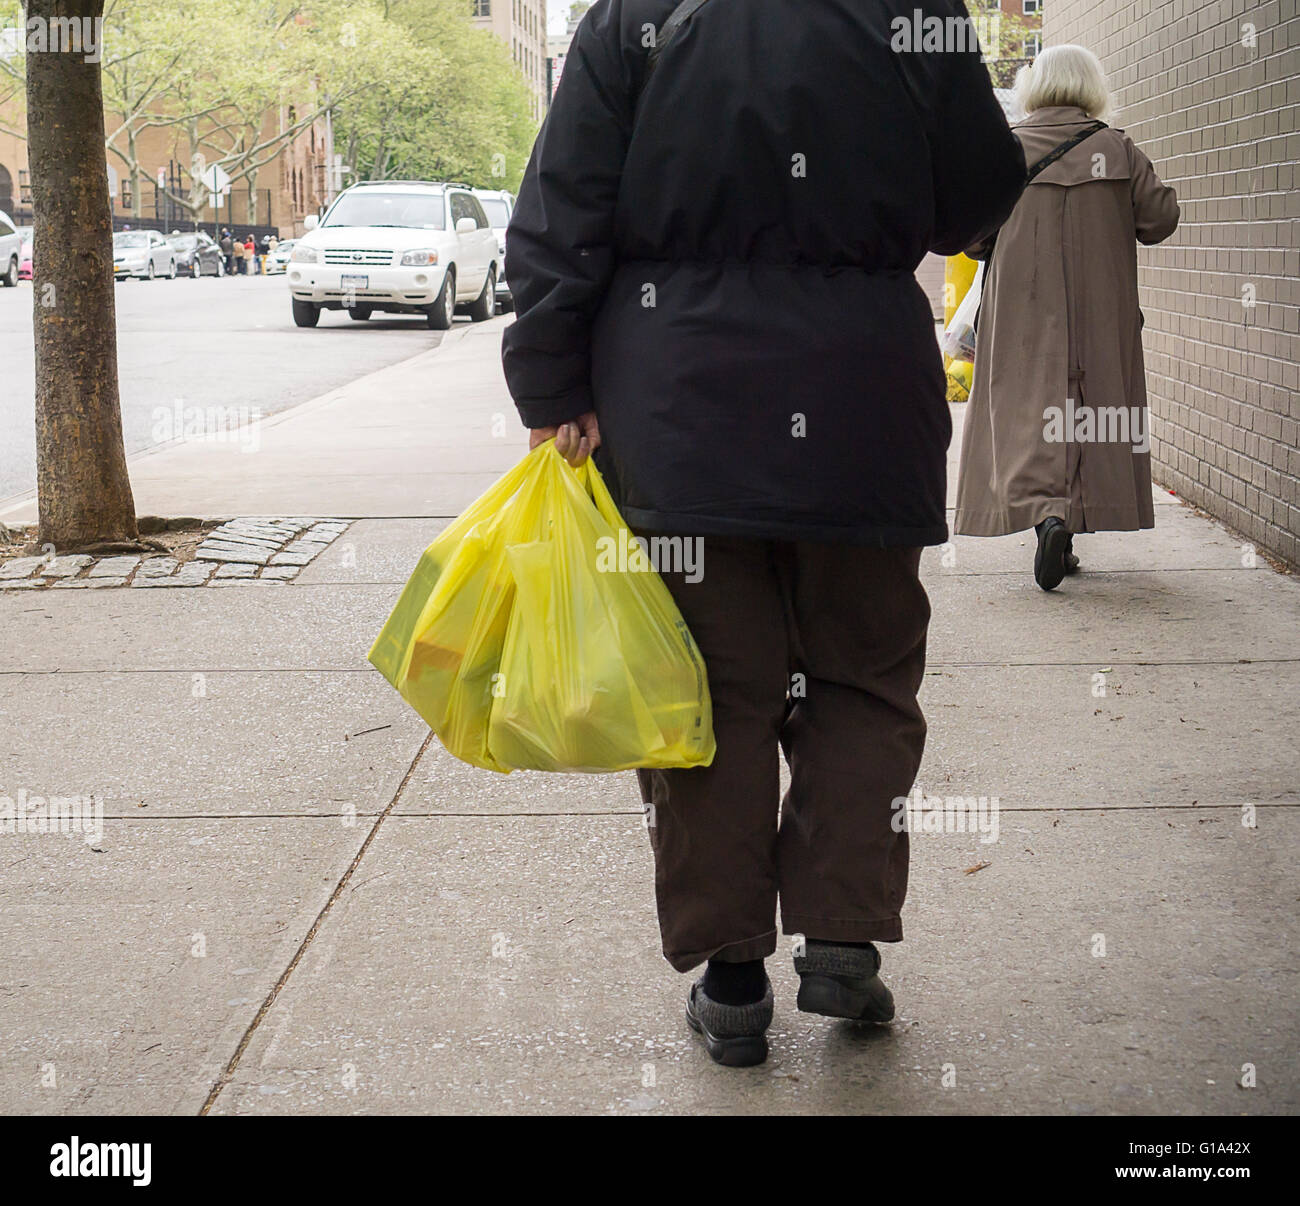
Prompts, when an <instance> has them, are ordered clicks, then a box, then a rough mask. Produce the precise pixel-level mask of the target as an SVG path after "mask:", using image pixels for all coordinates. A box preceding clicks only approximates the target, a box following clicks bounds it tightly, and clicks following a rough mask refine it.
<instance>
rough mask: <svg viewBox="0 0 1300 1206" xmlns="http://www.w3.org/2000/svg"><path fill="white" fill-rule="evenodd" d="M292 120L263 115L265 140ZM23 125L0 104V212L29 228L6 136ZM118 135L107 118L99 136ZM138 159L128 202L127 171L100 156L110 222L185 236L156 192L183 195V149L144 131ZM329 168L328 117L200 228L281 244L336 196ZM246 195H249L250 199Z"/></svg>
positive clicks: (16, 152)
mask: <svg viewBox="0 0 1300 1206" xmlns="http://www.w3.org/2000/svg"><path fill="white" fill-rule="evenodd" d="M295 121H296V113H295V111H294V108H293V106H292V105H286V106H284V107H282V108H281V109H279V110H277V111H274V112H272V113H270V114H268V116H267V119H266V123H265V126H264V128H263V137H267V136H268V135H270V134H272V133H274V132H275V131H277V130H287V129H289V128H290V127H292V126H293V125H294V124H295ZM24 126H25V119H24V116H23V108H22V106H21V105H20V104H19V103H18V102H17V101H16V100H15V101H11V102H9V103H8V104H5V105H0V209H4V210H6V211H7V212H8V213H9V214H11V215H12V216H14V217H15V218H17V219H18V220H19V222H20V223H21V222H27V223H30V221H31V197H30V189H29V188H28V186H27V180H28V177H27V141H26V139H25V138H22V137H20V136H19V135H18V134H17V133H13V132H11V131H13V130H22V129H23V128H24ZM116 128H117V123H116V121H115V119H114V118H113V117H112V116H111V115H110V116H109V117H108V119H107V121H106V123H105V132H106V134H111V133H112V132H113V130H114V129H116ZM137 156H138V158H139V161H140V168H141V179H140V186H139V189H138V192H139V196H138V197H137V196H135V195H133V192H132V187H131V180H130V172H129V171H128V168H127V165H126V164H125V163H124V162H123V160H122V159H121V158H120V157H119V156H117V155H115V154H113V153H112V152H111V151H110V152H108V154H107V155H106V171H107V173H108V180H109V191H110V194H111V197H112V204H113V218H114V221H115V223H116V224H117V225H118V226H121V225H123V224H125V223H128V222H132V220H133V219H134V220H135V221H134V223H133V224H138V225H146V226H154V227H156V228H158V229H172V228H179V229H187V230H188V229H189V228H190V225H191V223H190V220H189V215H188V213H187V212H186V211H184V210H183V209H181V207H180V206H178V205H176V204H169V203H168V201H167V199H166V195H165V190H164V191H163V192H162V193H160V192H159V190H158V182H159V179H160V174H161V178H162V179H163V181H164V182H169V183H166V188H169V189H170V190H171V191H173V192H177V191H179V190H183V189H188V187H189V180H188V174H187V173H188V171H189V166H190V164H189V157H188V147H187V146H186V145H184V143H183V140H182V142H181V143H179V144H178V136H177V134H176V132H175V131H174V130H168V129H165V128H164V129H148V130H144V131H142V132H141V134H140V140H139V145H138V150H137ZM333 162H334V156H333V142H332V137H331V130H330V123H329V119H328V116H326V115H322V116H320V117H318V118H316V119H315V120H314V121H312V122H311V123H310V124H308V125H306V126H304V127H303V129H301V130H300V131H298V133H297V134H296V135H295V136H294V137H293V139H291V140H290V141H288V142H286V143H285V144H284V145H283V146H282V147H281V148H280V150H279V152H278V153H277V154H276V156H275V157H274V158H273V159H271V160H270V161H269V162H268V163H266V164H264V165H262V167H260V168H259V169H258V171H257V175H256V178H255V179H254V180H252V181H250V180H248V179H247V178H241V179H238V180H236V181H235V182H234V185H233V187H232V188H231V190H230V191H229V194H228V196H227V197H226V198H225V200H224V201H223V202H222V205H221V207H220V209H219V210H217V211H215V212H214V210H213V209H212V207H211V206H207V207H205V208H204V210H203V212H202V214H201V215H200V222H201V224H203V225H204V226H205V227H211V226H214V225H233V226H236V227H244V226H249V225H255V226H256V227H257V228H258V229H263V228H271V227H274V228H275V229H276V230H277V231H278V232H279V234H280V235H281V237H285V238H288V237H290V236H292V235H295V234H301V233H302V232H303V229H304V228H303V219H304V218H305V217H306V216H307V215H308V214H314V213H316V212H317V211H318V210H319V208H320V207H321V206H322V205H323V204H325V203H326V202H327V201H328V200H330V199H331V198H332V197H333V196H334V193H335V192H336V191H337V190H338V183H337V180H336V179H335V178H334V177H335V176H336V175H337V172H336V170H334V169H333V168H332V167H331V165H332V164H333ZM250 193H255V196H252V197H250Z"/></svg>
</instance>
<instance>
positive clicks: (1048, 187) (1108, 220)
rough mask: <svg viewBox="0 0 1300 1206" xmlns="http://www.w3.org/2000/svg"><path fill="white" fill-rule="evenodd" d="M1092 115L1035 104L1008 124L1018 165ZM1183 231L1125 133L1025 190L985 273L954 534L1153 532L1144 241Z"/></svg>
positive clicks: (1081, 151)
mask: <svg viewBox="0 0 1300 1206" xmlns="http://www.w3.org/2000/svg"><path fill="white" fill-rule="evenodd" d="M1090 120H1091V119H1090V118H1089V117H1088V115H1087V114H1086V113H1085V112H1084V111H1083V110H1082V109H1078V108H1074V107H1060V108H1048V109H1039V110H1036V111H1035V112H1034V113H1032V114H1031V115H1030V116H1029V117H1028V118H1027V119H1026V120H1025V121H1023V122H1021V123H1020V124H1019V125H1017V126H1015V127H1014V130H1015V134H1016V137H1017V138H1019V139H1020V142H1021V145H1022V146H1023V147H1024V151H1025V161H1026V163H1027V164H1028V165H1030V166H1032V165H1033V164H1035V163H1036V162H1038V160H1039V159H1041V158H1042V157H1043V156H1044V155H1046V154H1048V153H1049V152H1050V151H1052V150H1053V149H1054V148H1055V147H1057V146H1059V145H1060V144H1061V143H1062V142H1064V141H1065V140H1066V139H1067V138H1069V137H1070V136H1071V135H1072V134H1074V133H1075V132H1076V131H1077V130H1078V129H1079V128H1080V127H1081V126H1083V125H1086V124H1087V123H1088V122H1089V121H1090ZM1177 225H1178V200H1177V197H1176V196H1175V194H1174V190H1173V189H1172V188H1168V187H1167V186H1165V185H1164V184H1162V183H1161V182H1160V180H1159V178H1158V177H1157V176H1156V173H1155V170H1154V169H1153V168H1152V166H1151V161H1150V160H1149V159H1148V158H1147V157H1146V156H1145V155H1144V154H1143V153H1142V152H1141V151H1140V150H1138V148H1137V147H1136V146H1135V145H1134V144H1133V141H1132V140H1131V139H1130V138H1129V137H1128V135H1126V134H1125V133H1124V132H1123V131H1121V130H1115V129H1108V130H1101V131H1099V132H1098V133H1096V134H1093V135H1092V136H1091V137H1090V138H1088V139H1087V140H1086V141H1084V142H1082V143H1081V144H1080V145H1078V146H1077V147H1075V148H1073V149H1072V150H1070V151H1068V152H1067V153H1066V154H1065V155H1063V156H1062V157H1061V158H1060V159H1058V160H1057V161H1056V162H1055V163H1054V164H1052V166H1051V167H1049V168H1047V169H1046V170H1044V171H1043V172H1041V173H1040V174H1039V175H1038V176H1036V177H1035V178H1034V180H1033V181H1032V182H1031V183H1030V184H1029V185H1028V187H1027V188H1026V189H1025V191H1024V194H1023V195H1022V196H1021V199H1020V201H1019V202H1018V203H1017V205H1016V208H1015V210H1014V211H1012V214H1011V217H1010V218H1008V219H1007V222H1006V224H1005V225H1004V226H1003V227H1002V230H1001V231H1000V232H999V234H998V237H997V243H996V250H995V251H994V254H993V258H992V260H991V261H990V262H989V263H988V264H987V265H986V267H985V282H984V297H983V302H982V304H981V307H980V314H979V330H978V332H977V334H976V341H975V373H974V381H973V385H972V387H971V394H970V402H969V403H968V404H967V407H966V417H965V425H964V430H963V433H962V447H961V470H960V475H959V478H958V485H957V514H956V518H955V520H954V525H953V526H954V528H955V530H956V531H957V532H959V533H964V534H966V535H969V536H1001V535H1005V534H1006V533H1009V532H1021V531H1024V530H1025V529H1026V528H1030V527H1033V525H1034V524H1036V523H1038V522H1039V521H1040V520H1043V519H1046V518H1048V517H1049V516H1052V515H1055V516H1056V517H1058V518H1059V519H1062V520H1064V521H1065V525H1066V527H1068V528H1069V529H1070V531H1072V532H1097V531H1105V530H1111V531H1133V530H1135V529H1137V528H1149V527H1153V526H1154V524H1155V516H1154V511H1153V508H1152V505H1151V503H1152V500H1151V457H1150V453H1149V451H1148V449H1149V442H1148V434H1149V427H1148V426H1147V413H1146V401H1147V398H1146V379H1145V376H1144V370H1143V364H1142V334H1141V322H1142V318H1141V315H1140V313H1139V311H1138V291H1137V243H1138V242H1142V243H1159V242H1160V241H1161V240H1162V239H1167V238H1168V237H1169V236H1170V235H1171V234H1172V233H1173V231H1174V228H1175V227H1176V226H1177ZM987 252H988V247H987V245H984V246H981V247H975V248H972V249H971V250H970V252H969V254H971V255H973V256H975V257H976V258H977V259H978V258H983V256H985V255H986V254H987Z"/></svg>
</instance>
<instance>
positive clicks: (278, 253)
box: [266, 239, 298, 276]
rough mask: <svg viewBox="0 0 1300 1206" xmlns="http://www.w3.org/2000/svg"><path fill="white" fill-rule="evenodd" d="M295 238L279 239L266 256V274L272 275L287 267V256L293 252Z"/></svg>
mask: <svg viewBox="0 0 1300 1206" xmlns="http://www.w3.org/2000/svg"><path fill="white" fill-rule="evenodd" d="M297 242H298V240H297V239H281V240H280V242H279V243H278V244H277V245H276V248H275V250H274V251H273V252H271V254H270V255H268V256H267V257H266V272H267V275H268V276H274V275H275V274H276V273H280V272H284V271H286V270H287V269H288V267H289V256H290V255H291V254H292V252H293V248H294V244H296V243H297Z"/></svg>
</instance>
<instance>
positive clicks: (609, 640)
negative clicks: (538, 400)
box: [370, 441, 714, 771]
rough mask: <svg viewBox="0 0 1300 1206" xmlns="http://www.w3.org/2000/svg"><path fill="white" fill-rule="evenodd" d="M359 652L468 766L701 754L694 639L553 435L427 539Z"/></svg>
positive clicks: (703, 716)
mask: <svg viewBox="0 0 1300 1206" xmlns="http://www.w3.org/2000/svg"><path fill="white" fill-rule="evenodd" d="M621 533H622V535H620V534H621ZM620 548H622V549H624V550H626V549H628V548H631V549H632V550H633V555H631V556H624V557H622V558H621V559H620V558H619V556H618V555H617V550H618V549H620ZM611 554H612V555H611ZM370 661H371V662H372V663H373V664H374V665H375V666H376V667H377V668H378V669H379V671H380V672H381V673H382V674H383V675H384V677H385V678H386V679H388V681H389V682H390V683H392V684H393V686H394V687H396V688H397V690H398V691H399V692H400V693H401V695H402V697H403V698H404V699H406V701H407V702H408V703H410V704H411V706H412V707H413V708H415V710H416V711H417V712H418V713H419V714H420V715H421V716H422V717H423V718H424V720H425V721H426V722H427V723H428V725H429V727H430V728H432V729H433V731H434V732H435V733H437V735H438V737H439V738H440V739H441V740H442V742H443V744H444V745H445V746H446V747H447V749H448V750H449V751H450V752H451V753H452V754H454V755H456V757H458V758H461V759H463V760H464V761H466V762H470V763H473V764H474V765H475V766H481V767H486V768H487V769H489V770H497V771H510V770H522V769H530V770H551V771H617V770H627V769H630V768H632V767H689V766H707V765H708V764H709V763H710V762H712V760H713V754H714V739H713V716H712V708H711V705H710V701H709V688H708V679H707V676H706V674H705V670H704V661H703V659H702V658H701V656H700V651H699V649H698V648H697V647H696V644H695V641H694V639H693V638H692V637H691V634H690V632H689V630H688V629H687V627H686V623H685V621H684V620H683V619H682V616H681V613H680V612H679V611H678V610H677V605H676V604H675V603H674V602H673V599H672V596H671V595H670V594H669V592H668V588H667V587H666V586H665V585H664V583H663V580H662V579H661V578H660V577H659V575H658V574H657V573H655V572H654V569H653V567H652V566H651V565H650V563H649V559H648V558H646V557H645V556H644V555H643V553H642V550H641V549H640V547H639V546H638V545H636V544H635V543H631V542H630V536H629V534H627V531H626V525H625V524H624V522H623V519H622V517H621V516H620V515H619V513H618V510H617V508H616V507H615V506H614V502H613V500H612V499H611V498H610V496H609V491H608V490H607V489H606V487H605V483H604V481H603V479H602V478H601V476H600V473H599V471H598V470H597V469H596V467H595V466H594V465H592V464H591V463H590V462H589V461H588V462H586V463H584V464H583V465H582V466H581V467H579V468H578V469H576V470H575V469H573V468H572V467H571V466H570V465H569V464H568V463H567V462H566V461H565V460H564V458H563V457H562V456H561V455H560V454H559V452H558V451H557V450H556V448H555V443H554V441H549V442H547V443H546V444H543V445H541V446H540V447H538V448H536V449H534V450H533V451H532V452H531V453H529V454H528V456H527V457H525V458H524V460H523V461H521V462H520V463H519V465H517V466H516V467H515V468H514V469H512V470H511V471H510V472H509V473H507V474H506V475H505V477H503V478H502V479H501V480H500V481H499V482H497V483H496V485H494V486H493V487H492V488H491V489H489V490H488V491H487V492H486V493H485V494H484V495H482V497H480V498H479V499H478V500H477V501H476V502H474V503H473V504H471V506H470V507H469V508H468V510H466V511H465V513H464V514H463V515H461V516H460V518H459V519H457V520H456V521H455V522H454V523H453V524H452V525H451V526H450V527H449V528H447V530H446V531H445V532H443V533H442V535H440V536H439V537H438V539H437V540H435V541H434V542H433V544H431V545H430V546H429V547H428V549H426V550H425V553H424V556H423V557H422V558H421V559H420V564H419V565H418V566H417V567H416V570H415V573H414V574H413V575H412V577H411V580H410V581H409V582H408V583H407V585H406V589H405V590H404V591H403V592H402V596H401V598H400V599H399V601H398V604H397V607H396V608H395V609H394V611H393V614H392V615H391V616H390V617H389V619H388V622H387V623H386V624H385V625H384V628H383V631H382V632H381V633H380V634H379V639H378V640H377V641H376V642H375V644H374V647H373V648H372V649H371V651H370Z"/></svg>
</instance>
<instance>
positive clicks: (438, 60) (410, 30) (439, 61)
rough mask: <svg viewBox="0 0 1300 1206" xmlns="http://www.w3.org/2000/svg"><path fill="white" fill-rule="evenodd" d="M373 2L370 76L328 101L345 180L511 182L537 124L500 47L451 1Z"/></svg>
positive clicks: (366, 49) (496, 184) (352, 7)
mask: <svg viewBox="0 0 1300 1206" xmlns="http://www.w3.org/2000/svg"><path fill="white" fill-rule="evenodd" d="M358 7H360V6H358V5H356V4H355V3H352V4H350V5H349V11H351V12H356V11H357V8H358ZM383 7H384V9H385V14H386V19H385V20H384V21H383V23H382V27H381V29H380V31H379V32H380V33H382V36H383V37H384V42H383V45H382V47H381V48H379V55H378V58H379V59H380V60H381V62H380V63H378V64H377V66H376V70H375V71H374V73H373V77H372V83H371V84H370V85H369V86H368V87H366V88H363V89H360V90H358V91H357V92H355V93H353V94H352V95H351V96H349V98H348V99H347V100H346V101H344V102H343V103H341V104H339V105H338V106H337V108H336V109H335V125H334V133H335V145H336V147H337V148H338V150H339V151H340V152H341V153H342V155H343V158H344V163H345V164H346V165H347V167H348V168H349V169H350V170H351V171H352V172H353V176H352V177H351V178H353V179H358V180H373V179H384V178H395V177H407V178H411V179H449V180H463V181H465V182H467V183H469V184H474V185H477V186H479V187H482V188H509V189H515V188H517V187H518V184H519V180H520V178H521V177H522V175H523V170H524V167H525V165H526V163H527V159H528V154H529V151H530V149H531V147H532V142H533V138H534V136H535V135H536V132H537V128H536V125H535V123H534V122H533V120H532V116H531V112H530V94H529V89H528V85H527V84H526V82H525V81H524V78H523V76H522V75H521V74H520V73H519V72H518V70H517V69H516V68H515V64H514V61H513V59H512V58H511V54H510V50H509V48H508V47H507V46H506V45H505V43H504V42H502V41H501V40H500V39H499V38H497V37H495V36H494V35H493V34H491V33H489V32H488V31H486V30H482V29H478V28H477V27H475V26H474V25H473V24H471V23H470V22H469V21H468V20H467V19H466V12H467V6H466V5H465V4H464V3H462V2H461V0H389V2H388V3H387V4H386V5H384V6H383ZM354 49H355V50H356V51H357V52H358V53H366V54H370V53H373V52H374V51H375V49H376V48H375V47H372V46H366V47H363V46H361V45H357V46H356V47H355V48H354Z"/></svg>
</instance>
